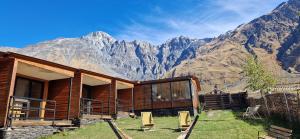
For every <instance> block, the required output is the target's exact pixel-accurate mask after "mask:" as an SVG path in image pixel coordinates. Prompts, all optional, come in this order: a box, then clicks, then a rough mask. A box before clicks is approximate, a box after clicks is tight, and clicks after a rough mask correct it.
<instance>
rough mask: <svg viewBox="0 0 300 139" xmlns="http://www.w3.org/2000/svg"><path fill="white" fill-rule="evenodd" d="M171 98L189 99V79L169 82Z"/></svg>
mask: <svg viewBox="0 0 300 139" xmlns="http://www.w3.org/2000/svg"><path fill="white" fill-rule="evenodd" d="M171 90H172V99H173V100H185V99H191V95H190V84H189V81H178V82H171Z"/></svg>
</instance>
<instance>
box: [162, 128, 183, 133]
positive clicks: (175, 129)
mask: <svg viewBox="0 0 300 139" xmlns="http://www.w3.org/2000/svg"><path fill="white" fill-rule="evenodd" d="M161 129H167V130H171V131H172V132H181V131H180V129H179V128H161Z"/></svg>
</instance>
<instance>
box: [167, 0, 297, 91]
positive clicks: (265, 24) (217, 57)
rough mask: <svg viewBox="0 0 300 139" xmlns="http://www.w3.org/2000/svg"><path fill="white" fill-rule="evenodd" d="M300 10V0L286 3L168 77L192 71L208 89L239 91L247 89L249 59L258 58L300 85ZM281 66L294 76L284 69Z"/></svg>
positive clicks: (217, 41)
mask: <svg viewBox="0 0 300 139" xmlns="http://www.w3.org/2000/svg"><path fill="white" fill-rule="evenodd" d="M299 11H300V1H299V0H290V1H288V2H284V3H282V4H280V5H279V6H278V7H277V8H275V9H274V10H273V11H272V12H271V13H269V14H267V15H263V16H261V17H259V18H257V19H254V20H253V21H251V22H249V23H247V24H243V25H240V26H239V27H237V28H236V29H235V30H233V31H230V32H227V33H226V34H224V35H220V36H219V37H217V38H215V39H213V40H212V41H211V42H209V43H207V44H205V45H204V46H202V47H201V48H200V49H198V51H197V56H196V58H194V59H192V60H189V61H183V62H182V64H180V65H178V66H177V67H175V68H173V69H172V70H170V71H169V72H168V73H167V74H166V76H178V75H181V74H188V73H187V72H190V74H194V75H197V76H199V77H200V78H201V79H202V80H203V83H202V84H204V86H203V87H204V88H205V90H209V89H211V88H212V86H213V85H214V84H219V86H220V88H230V90H236V91H238V90H240V89H241V88H243V87H244V86H245V84H244V77H243V75H242V74H241V72H242V65H243V63H244V61H245V58H246V57H247V56H248V55H255V56H257V57H258V58H259V59H260V61H261V62H262V63H263V64H264V65H265V67H266V68H268V69H269V70H270V71H272V72H273V74H274V75H276V76H277V77H278V80H279V82H286V81H287V80H290V82H295V81H298V82H299V79H300V78H299V77H297V76H296V75H295V74H293V73H297V72H299V71H300V70H299V61H300V60H299V59H300V53H299V46H300V43H299V37H300V36H299V33H300V30H299ZM281 65H282V67H283V68H284V69H286V70H287V71H288V72H291V73H292V74H291V73H288V72H286V71H284V70H282V67H281ZM186 69H190V70H189V71H187V70H186Z"/></svg>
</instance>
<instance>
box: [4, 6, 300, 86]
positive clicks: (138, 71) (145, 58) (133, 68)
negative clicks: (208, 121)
mask: <svg viewBox="0 0 300 139" xmlns="http://www.w3.org/2000/svg"><path fill="white" fill-rule="evenodd" d="M299 11H300V1H299V0H289V1H288V2H284V3H282V4H280V5H279V6H278V7H276V8H275V9H274V10H273V11H272V12H270V13H269V14H266V15H263V16H261V17H259V18H257V19H254V20H252V21H251V22H249V23H247V24H243V25H240V26H239V27H237V28H236V29H235V30H233V31H229V32H227V33H226V34H222V35H220V36H218V37H216V38H213V39H190V38H187V37H183V36H180V37H176V38H173V39H170V40H167V41H166V42H165V43H163V44H161V45H153V44H150V43H148V42H144V41H132V42H127V41H124V40H116V39H114V38H113V37H111V36H110V35H108V34H106V33H104V32H93V33H90V34H88V35H86V36H82V37H80V38H58V39H55V40H50V41H45V42H41V43H38V44H35V45H31V46H28V47H25V48H22V49H14V48H7V47H2V48H1V47H0V51H1V50H2V51H6V50H9V51H14V52H17V53H22V54H25V55H30V56H34V57H38V58H42V59H46V60H50V61H54V62H58V63H61V64H65V65H71V66H74V67H78V68H84V69H89V70H93V71H96V72H101V73H105V74H110V75H113V76H119V77H123V78H128V79H132V80H145V79H155V78H161V77H173V76H180V75H186V74H193V75H196V76H198V77H199V78H200V79H201V81H202V87H203V89H204V90H205V91H209V90H210V89H211V88H212V86H214V85H215V84H219V86H220V88H228V89H230V90H232V91H235V90H236V91H239V90H241V89H242V88H243V87H244V77H243V75H242V74H241V72H242V66H243V64H244V63H245V59H246V58H247V57H248V56H249V55H255V56H257V57H258V58H259V59H260V60H261V62H262V63H264V65H265V66H266V68H268V69H269V70H270V71H272V72H273V73H274V74H275V75H276V76H277V77H288V78H289V79H295V80H297V79H299V78H297V77H295V76H296V75H295V74H294V73H297V72H300V48H299V47H300V27H299V21H300V20H299ZM283 69H285V70H283ZM280 79H281V78H280Z"/></svg>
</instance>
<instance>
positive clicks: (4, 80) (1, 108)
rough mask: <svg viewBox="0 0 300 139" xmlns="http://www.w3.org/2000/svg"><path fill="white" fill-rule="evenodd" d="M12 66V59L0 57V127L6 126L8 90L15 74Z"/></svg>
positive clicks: (13, 63)
mask: <svg viewBox="0 0 300 139" xmlns="http://www.w3.org/2000/svg"><path fill="white" fill-rule="evenodd" d="M14 66H15V60H14V59H0V127H3V126H6V120H7V118H6V114H7V113H8V104H9V97H10V90H11V85H12V83H14V79H15V74H16V73H15V72H16V71H15V70H14ZM13 74H14V75H13ZM12 88H13V87H12ZM11 95H12V94H11Z"/></svg>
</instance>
